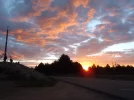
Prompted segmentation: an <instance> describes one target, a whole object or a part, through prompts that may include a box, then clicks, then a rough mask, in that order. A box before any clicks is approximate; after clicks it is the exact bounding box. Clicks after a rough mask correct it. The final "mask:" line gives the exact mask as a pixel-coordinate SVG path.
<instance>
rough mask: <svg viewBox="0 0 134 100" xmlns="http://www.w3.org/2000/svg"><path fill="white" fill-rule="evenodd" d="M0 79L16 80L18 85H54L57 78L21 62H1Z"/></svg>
mask: <svg viewBox="0 0 134 100" xmlns="http://www.w3.org/2000/svg"><path fill="white" fill-rule="evenodd" d="M0 81H14V82H15V83H16V86H25V87H39V86H53V85H54V84H55V82H56V81H55V80H53V79H51V78H49V77H47V76H46V75H44V74H41V73H39V72H37V71H35V70H34V69H32V68H29V67H26V66H24V65H22V64H19V63H12V62H0Z"/></svg>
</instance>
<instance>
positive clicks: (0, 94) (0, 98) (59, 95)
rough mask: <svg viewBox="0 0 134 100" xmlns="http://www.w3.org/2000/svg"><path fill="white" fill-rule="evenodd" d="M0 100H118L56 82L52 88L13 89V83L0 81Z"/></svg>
mask: <svg viewBox="0 0 134 100" xmlns="http://www.w3.org/2000/svg"><path fill="white" fill-rule="evenodd" d="M0 100H119V99H116V98H112V97H109V96H107V95H103V94H98V93H96V92H93V91H90V90H87V89H84V88H81V87H78V86H75V85H71V84H68V83H65V82H58V83H57V84H56V85H55V86H53V87H38V88H37V87H36V88H24V87H14V83H13V82H1V81H0Z"/></svg>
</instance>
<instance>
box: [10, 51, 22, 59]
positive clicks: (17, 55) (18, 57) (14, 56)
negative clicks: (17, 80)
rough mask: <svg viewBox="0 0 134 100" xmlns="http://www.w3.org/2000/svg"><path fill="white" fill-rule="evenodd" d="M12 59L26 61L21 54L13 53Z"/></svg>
mask: <svg viewBox="0 0 134 100" xmlns="http://www.w3.org/2000/svg"><path fill="white" fill-rule="evenodd" d="M12 58H13V59H14V60H19V59H21V60H22V59H24V55H22V54H19V53H17V52H15V51H13V54H12Z"/></svg>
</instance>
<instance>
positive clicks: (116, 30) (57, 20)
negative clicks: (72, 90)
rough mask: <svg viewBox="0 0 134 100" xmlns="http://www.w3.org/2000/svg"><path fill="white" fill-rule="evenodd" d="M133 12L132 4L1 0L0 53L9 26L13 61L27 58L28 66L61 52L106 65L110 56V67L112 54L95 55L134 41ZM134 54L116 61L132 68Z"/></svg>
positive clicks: (96, 0)
mask: <svg viewBox="0 0 134 100" xmlns="http://www.w3.org/2000/svg"><path fill="white" fill-rule="evenodd" d="M133 9H134V4H133V0H118V1H117V0H112V1H111V0H1V1H0V50H1V52H3V48H4V42H3V41H5V34H6V26H10V28H9V46H8V50H9V51H8V52H9V53H10V54H11V55H13V56H14V58H15V59H19V58H20V59H28V60H29V62H28V61H27V63H28V64H30V60H32V59H33V60H36V59H39V60H40V61H41V60H43V59H47V58H54V59H56V58H58V57H59V56H60V55H61V54H62V53H65V54H68V55H69V56H71V58H72V59H74V60H78V61H80V62H82V61H87V62H88V61H89V62H90V61H91V62H94V61H93V60H95V61H96V62H97V63H101V64H102V63H103V64H104V63H106V61H105V60H103V59H104V58H106V59H107V62H109V63H110V61H111V60H110V59H112V58H111V56H112V54H110V52H109V53H103V54H101V55H96V54H100V53H101V52H102V51H103V50H104V49H105V48H107V47H109V46H111V45H115V44H120V43H127V42H131V41H134V38H133V37H134V34H133V33H134V29H133V26H134V19H133V16H134V11H133ZM114 53H115V52H114ZM116 53H117V52H116ZM130 54H131V53H126V52H125V51H124V52H123V53H122V52H121V53H119V54H117V56H119V55H120V56H121V57H117V58H116V59H117V60H118V61H119V62H120V63H123V64H125V63H131V64H132V60H131V59H132V57H131V55H132V54H131V55H130ZM92 55H95V56H92ZM17 57H18V58H17ZM123 57H125V58H123ZM126 58H127V59H126ZM54 59H53V60H54ZM90 59H92V60H90ZM108 59H109V60H108ZM51 60H52V59H51ZM43 61H44V60H43ZM23 62H24V61H23ZM33 62H34V61H33Z"/></svg>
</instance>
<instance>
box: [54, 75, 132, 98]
mask: <svg viewBox="0 0 134 100" xmlns="http://www.w3.org/2000/svg"><path fill="white" fill-rule="evenodd" d="M54 78H56V79H59V80H62V81H65V82H69V83H73V84H75V85H77V86H82V87H84V88H88V89H91V90H94V91H96V92H100V93H104V94H107V95H111V96H115V97H119V98H123V99H126V100H134V81H118V80H108V79H95V78H83V77H54Z"/></svg>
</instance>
